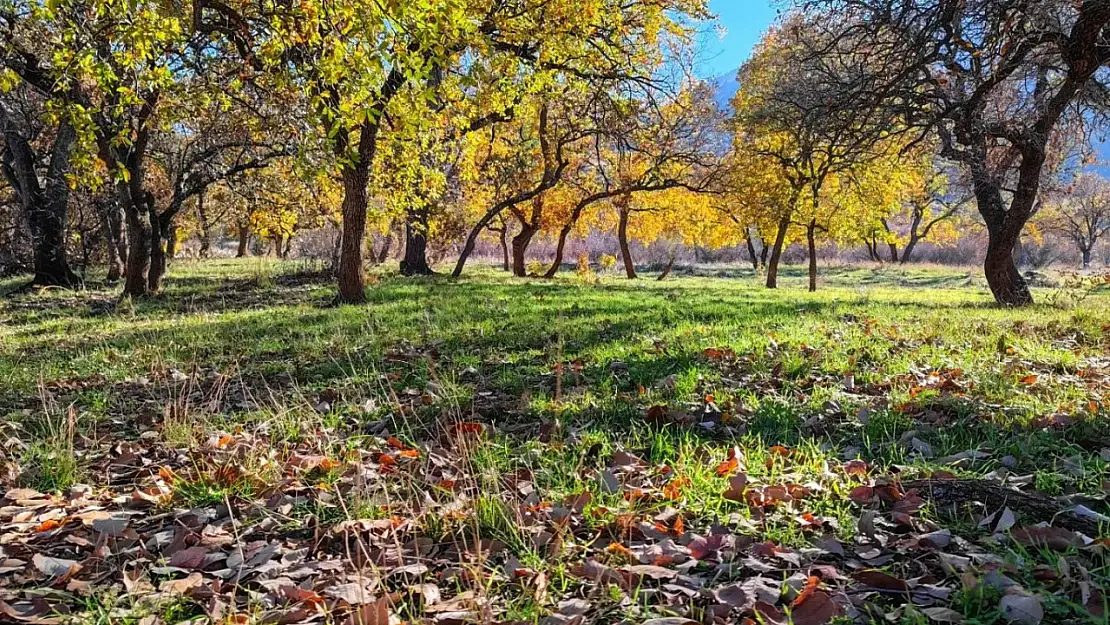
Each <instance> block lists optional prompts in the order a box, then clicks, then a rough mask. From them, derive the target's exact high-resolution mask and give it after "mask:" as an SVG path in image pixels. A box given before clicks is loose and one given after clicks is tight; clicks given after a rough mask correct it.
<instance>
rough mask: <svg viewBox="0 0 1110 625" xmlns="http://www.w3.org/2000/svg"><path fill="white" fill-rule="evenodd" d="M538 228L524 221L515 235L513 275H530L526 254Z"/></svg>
mask: <svg viewBox="0 0 1110 625" xmlns="http://www.w3.org/2000/svg"><path fill="white" fill-rule="evenodd" d="M536 232H538V230H537V229H536V228H533V227H532V225H531V224H526V223H522V224H521V226H520V232H518V233H517V234H516V236H514V237H513V245H512V249H513V275H514V276H517V277H521V278H522V277H524V276H526V275H528V268H527V266H526V263H525V255H526V253H527V251H528V244H530V243H531V242H532V237H534V236H535V235H536Z"/></svg>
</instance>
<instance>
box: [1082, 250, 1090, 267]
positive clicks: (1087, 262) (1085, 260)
mask: <svg viewBox="0 0 1110 625" xmlns="http://www.w3.org/2000/svg"><path fill="white" fill-rule="evenodd" d="M1081 252H1082V253H1083V268H1084V269H1090V268H1091V248H1090V247H1085V248H1082V249H1081Z"/></svg>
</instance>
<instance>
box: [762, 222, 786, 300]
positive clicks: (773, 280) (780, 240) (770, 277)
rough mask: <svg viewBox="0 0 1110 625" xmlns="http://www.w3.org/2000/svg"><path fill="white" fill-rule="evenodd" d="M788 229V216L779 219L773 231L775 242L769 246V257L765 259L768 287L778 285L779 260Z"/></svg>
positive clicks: (773, 287) (771, 287)
mask: <svg viewBox="0 0 1110 625" xmlns="http://www.w3.org/2000/svg"><path fill="white" fill-rule="evenodd" d="M789 229H790V218H789V217H783V218H782V219H780V220H779V227H778V230H777V231H776V232H775V244H774V245H773V246H772V247H771V259H770V260H768V261H767V288H768V289H776V288H778V286H779V261H780V260H781V259H782V248H783V245H784V244H785V243H786V231H787V230H789Z"/></svg>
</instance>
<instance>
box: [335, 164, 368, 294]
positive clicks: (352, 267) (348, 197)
mask: <svg viewBox="0 0 1110 625" xmlns="http://www.w3.org/2000/svg"><path fill="white" fill-rule="evenodd" d="M342 174H343V205H342V213H343V245H342V248H341V249H340V253H339V270H338V271H337V272H336V277H337V279H338V283H339V295H338V298H337V300H338V301H339V302H340V303H343V304H363V303H365V302H366V283H365V280H364V277H363V273H362V238H363V237H364V236H366V202H367V197H366V185H367V183H368V182H369V180H370V168H369V165H368V164H367V163H360V164H355V165H348V166H346V167H344V168H343V172H342Z"/></svg>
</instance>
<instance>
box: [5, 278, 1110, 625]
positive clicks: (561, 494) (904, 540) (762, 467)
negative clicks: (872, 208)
mask: <svg viewBox="0 0 1110 625" xmlns="http://www.w3.org/2000/svg"><path fill="white" fill-rule="evenodd" d="M311 269H312V268H311V267H309V266H307V265H300V264H296V263H278V262H276V261H268V260H259V259H251V260H246V261H241V262H239V261H212V262H207V263H204V264H190V263H185V262H181V263H178V264H177V265H175V266H174V267H173V268H172V270H171V274H170V275H171V277H170V279H169V280H168V282H167V288H166V291H165V293H164V294H163V295H161V296H159V297H157V298H154V299H151V300H149V301H137V302H120V303H118V304H117V297H116V295H115V292H114V291H111V290H95V289H93V290H88V291H84V292H76V293H72V292H62V291H54V292H48V293H42V294H28V293H24V294H19V295H15V296H11V297H7V298H4V299H2V300H0V414H3V415H5V416H4V419H3V422H2V424H0V428H2V431H0V440H2V441H6V442H4V443H3V445H4V446H3V450H2V452H0V454H2V455H0V461H2V462H0V488H2V489H4V491H5V492H6V494H5V495H4V497H3V498H0V550H2V551H0V614H3V615H6V616H7V617H8V618H11V619H17V620H26V621H27V622H31V621H33V620H34V619H39V620H43V619H46V620H48V621H49V620H50V619H59V620H64V619H75V620H78V621H80V622H96V623H132V622H133V623H140V622H141V623H142V624H143V625H150V624H153V623H159V622H166V623H176V622H181V621H187V620H189V619H200V618H207V619H208V620H207V621H206V622H210V623H223V622H234V623H255V622H257V623H298V622H337V623H352V624H354V623H361V624H362V625H384V623H386V620H383V619H385V618H386V613H388V614H391V615H392V616H393V618H394V620H395V621H396V620H397V619H400V620H402V621H407V622H429V623H465V622H474V623H491V622H492V623H510V622H525V623H541V622H542V623H548V624H560V623H567V624H570V623H594V622H596V623H618V622H623V623H644V622H651V623H654V624H655V625H665V624H679V623H686V622H691V621H687V620H685V619H692V620H693V622H701V623H713V622H719V623H733V622H741V620H742V619H745V618H747V619H751V621H750V622H753V623H758V622H765V623H785V622H791V621H793V622H794V623H797V625H807V624H819V623H827V622H843V623H851V622H865V623H866V622H876V623H879V622H894V623H907V624H908V623H920V624H925V623H952V622H964V623H971V624H989V623H1029V624H1035V623H1041V622H1044V623H1065V622H1067V623H1104V622H1107V621H1106V616H1105V614H1106V613H1107V610H1106V605H1105V603H1106V598H1105V596H1104V594H1103V591H1102V590H1101V589H1102V588H1105V587H1106V585H1107V584H1110V562H1108V557H1107V552H1106V550H1107V548H1108V543H1107V542H1106V541H1105V536H1106V535H1107V534H1106V532H1105V530H1104V527H1103V526H1102V521H1103V520H1105V517H1103V516H1101V515H1104V514H1107V513H1110V508H1108V506H1107V505H1106V503H1105V496H1106V494H1107V492H1108V489H1110V427H1108V424H1110V420H1108V415H1110V385H1108V380H1110V313H1108V312H1107V309H1108V307H1110V288H1108V287H1107V286H1103V287H1099V288H1094V289H1088V290H1080V289H1067V288H1062V289H1053V290H1040V291H1038V292H1037V293H1036V296H1037V298H1038V300H1039V301H1041V302H1044V303H1042V304H1039V305H1038V306H1036V307H1033V308H1031V309H1026V310H1005V309H999V308H997V307H995V306H994V304H993V301H992V300H991V299H990V297H989V294H988V293H987V292H986V290H985V289H984V288H983V286H982V283H981V280H979V279H978V273H977V272H974V271H973V272H971V273H969V272H967V271H952V270H944V269H913V268H910V269H902V268H894V267H863V268H837V269H831V270H829V271H827V272H826V275H824V276H823V285H822V289H821V290H820V291H819V292H817V293H813V294H810V293H806V292H805V291H804V290H803V289H804V286H803V284H804V276H803V275H802V273H800V272H799V271H796V270H793V269H791V270H788V271H787V272H786V277H785V279H784V280H782V288H780V289H779V290H777V291H768V290H766V289H763V288H761V287H760V286H759V280H758V279H757V278H754V277H753V276H752V275H751V272H750V271H743V270H731V269H720V270H717V269H703V270H702V271H699V272H698V273H699V274H702V275H698V276H689V275H688V276H679V277H675V278H672V279H669V280H667V281H663V282H658V281H655V280H653V279H642V280H639V281H636V282H629V281H626V280H619V279H617V278H615V277H605V278H602V279H601V280H600V281H594V280H583V279H580V278H578V277H575V276H573V275H568V276H566V277H564V278H560V279H557V280H552V281H544V280H520V279H510V278H508V277H506V276H504V275H503V274H501V273H494V272H492V271H478V272H476V273H475V274H474V275H473V276H471V277H467V278H464V279H461V280H451V279H448V278H442V277H434V278H428V279H404V278H400V277H398V276H395V275H392V274H381V275H379V276H377V280H376V281H375V284H374V285H373V286H372V287H370V290H369V293H370V300H371V303H370V305H369V306H365V307H331V306H330V305H329V301H330V299H331V297H332V295H333V290H332V288H331V286H330V283H329V281H328V279H327V278H326V277H322V276H320V275H318V274H317V273H314V272H313V271H312V270H311ZM717 274H720V275H719V276H718V275H717ZM17 284H18V282H17V281H8V282H4V283H0V293H3V292H5V291H9V290H11V289H13V288H14V287H15V286H16V285H17ZM1076 506H1080V507H1079V508H1076ZM1076 510H1078V512H1076ZM667 618H670V619H671V620H653V619H667ZM2 620H3V617H0V621H2ZM55 622H57V621H55ZM744 622H748V621H744Z"/></svg>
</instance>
